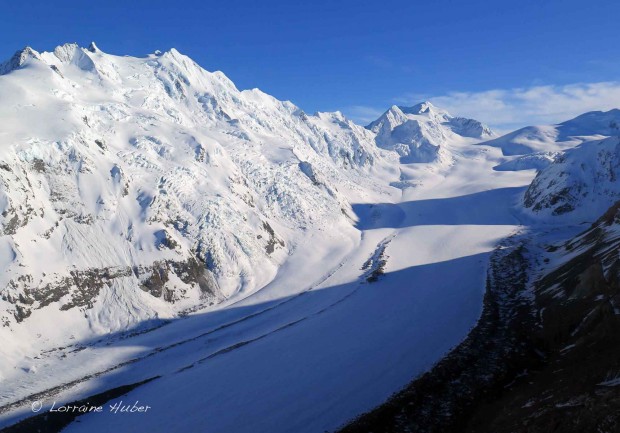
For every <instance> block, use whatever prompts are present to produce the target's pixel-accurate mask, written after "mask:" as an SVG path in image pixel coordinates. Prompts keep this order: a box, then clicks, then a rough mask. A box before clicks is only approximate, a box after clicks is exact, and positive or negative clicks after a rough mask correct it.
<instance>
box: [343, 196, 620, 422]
mask: <svg viewBox="0 0 620 433" xmlns="http://www.w3.org/2000/svg"><path fill="white" fill-rule="evenodd" d="M619 231H620V203H617V204H615V205H614V206H613V207H612V208H611V209H609V210H608V211H607V212H606V213H605V214H604V215H603V216H602V217H601V218H600V219H599V220H598V221H597V222H596V223H595V224H593V225H592V227H591V228H590V229H588V230H587V231H585V232H583V233H582V234H580V235H579V236H577V237H575V238H574V239H570V240H568V241H566V242H564V243H562V244H561V245H554V246H551V247H549V248H547V251H546V253H542V254H543V256H544V258H543V257H537V258H534V257H529V258H528V255H529V254H530V253H528V248H527V245H529V244H530V243H535V242H536V241H535V240H534V239H530V240H523V241H520V242H523V243H522V244H515V245H512V246H511V247H510V248H503V249H501V250H497V251H496V252H495V253H494V255H493V257H492V259H491V266H490V271H489V278H488V282H487V293H486V295H485V300H484V311H483V314H482V317H481V319H480V321H479V323H478V325H477V326H476V327H475V328H474V330H473V331H472V332H471V333H470V335H469V336H468V338H467V339H466V340H465V341H464V342H463V343H462V344H461V345H459V346H458V347H457V348H456V349H454V350H453V351H452V352H451V353H450V354H449V355H448V356H447V357H446V358H444V359H443V360H442V361H441V362H439V363H438V364H437V365H436V366H435V367H434V368H433V369H432V370H431V371H429V372H428V373H426V374H424V375H422V376H421V377H420V378H418V379H417V380H415V381H414V382H412V383H411V384H410V385H409V386H408V387H406V388H405V389H404V390H403V391H401V392H400V393H398V394H396V395H395V396H394V397H392V398H391V399H390V400H389V401H388V402H386V403H385V404H384V405H382V406H380V407H379V408H377V409H375V410H374V411H373V412H370V413H369V414H366V415H364V416H362V417H360V418H359V419H358V420H356V421H354V422H353V423H352V424H350V425H349V426H347V427H345V428H344V429H343V431H344V432H370V431H372V432H487V433H508V432H511V433H512V432H528V433H530V432H533V433H543V432H551V431H553V432H609V433H611V432H617V431H620V361H619V360H620V258H619V257H618V256H619V255H618V252H619V251H620V239H619V238H618V235H617V233H618V232H619ZM532 246H533V247H536V245H532ZM530 250H532V251H533V250H535V249H534V248H531V249H530ZM532 259H538V260H539V262H540V263H547V262H551V260H553V263H560V265H556V266H555V267H554V268H551V269H549V268H546V269H545V268H542V267H541V268H540V269H537V268H536V267H534V268H531V267H529V266H528V263H534V260H532ZM541 266H543V265H541ZM541 271H542V272H541ZM539 272H541V273H539ZM536 275H542V277H540V278H535V279H532V277H533V276H536Z"/></svg>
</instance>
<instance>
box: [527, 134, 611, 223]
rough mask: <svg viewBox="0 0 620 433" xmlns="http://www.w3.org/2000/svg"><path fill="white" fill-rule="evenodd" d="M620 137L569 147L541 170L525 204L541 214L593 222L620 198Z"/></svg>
mask: <svg viewBox="0 0 620 433" xmlns="http://www.w3.org/2000/svg"><path fill="white" fill-rule="evenodd" d="M619 176H620V138H619V137H617V136H616V137H610V138H606V139H604V140H596V141H590V142H586V143H583V144H581V145H580V146H578V147H576V148H574V149H569V150H567V151H565V152H563V153H562V154H560V155H559V156H558V157H556V159H555V161H554V162H553V163H552V164H550V165H549V166H548V167H547V168H545V169H543V170H542V171H540V172H539V173H538V175H537V176H536V178H535V179H534V181H533V182H532V184H531V185H530V186H529V188H528V189H527V191H526V193H525V196H524V205H525V207H526V208H528V209H531V212H532V213H533V214H535V215H537V216H538V217H547V218H548V217H558V216H561V217H562V218H563V219H564V220H567V219H571V220H573V221H576V222H582V221H593V220H595V219H596V218H597V217H598V216H599V215H601V214H602V213H603V212H604V211H605V210H606V209H607V208H609V206H611V205H612V204H613V203H615V202H616V201H617V200H618V199H620V183H619V182H618V177H619Z"/></svg>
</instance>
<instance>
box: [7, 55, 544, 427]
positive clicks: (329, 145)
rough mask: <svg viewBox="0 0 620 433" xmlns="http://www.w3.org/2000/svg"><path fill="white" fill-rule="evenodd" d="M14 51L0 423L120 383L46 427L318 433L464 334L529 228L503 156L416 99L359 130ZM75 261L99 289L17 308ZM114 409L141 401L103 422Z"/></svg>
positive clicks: (178, 84)
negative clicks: (97, 407)
mask: <svg viewBox="0 0 620 433" xmlns="http://www.w3.org/2000/svg"><path fill="white" fill-rule="evenodd" d="M18 54H19V55H16V57H14V58H13V59H11V61H9V62H7V63H5V64H3V65H2V68H0V74H4V75H2V77H0V94H2V95H5V96H6V100H7V101H8V102H7V103H6V104H4V106H3V107H0V115H2V116H3V118H7V119H14V120H15V122H12V123H11V125H14V126H12V127H11V130H10V131H7V134H12V135H10V137H11V140H12V141H11V143H12V144H11V145H10V146H9V145H7V146H2V147H0V151H1V152H2V153H1V156H2V158H3V165H2V166H0V168H1V169H2V170H0V177H2V180H3V182H4V183H3V184H2V185H4V187H3V189H2V190H0V193H2V194H1V195H0V199H2V200H0V205H2V206H4V207H5V208H6V212H4V213H5V214H6V215H3V218H4V217H6V224H4V225H3V226H2V227H3V232H2V234H3V235H2V236H0V242H1V243H0V247H2V248H4V247H5V246H6V247H7V251H9V252H10V253H11V254H10V257H9V256H8V255H7V254H4V250H0V251H1V252H2V254H3V256H2V260H1V261H0V264H1V265H2V266H4V269H6V270H7V273H6V276H4V277H3V278H5V279H6V281H5V282H6V283H7V284H9V281H8V280H9V277H10V278H11V281H10V284H12V286H11V287H10V289H11V291H10V294H12V295H11V296H10V297H8V298H7V299H3V300H2V302H3V303H0V306H2V308H5V310H3V311H2V312H3V313H7V312H9V311H13V310H12V309H14V305H17V306H20V305H21V307H20V308H22V310H18V311H17V312H18V313H19V312H20V311H26V310H28V314H17V315H15V319H13V318H12V317H13V316H11V317H9V316H7V317H9V318H8V319H7V321H6V322H5V323H6V324H7V325H6V326H4V327H3V328H2V329H0V336H2V337H3V338H4V337H5V336H6V339H7V342H8V343H7V345H6V347H3V348H0V354H6V361H5V363H4V364H2V365H0V380H1V385H2V386H1V387H0V428H5V427H6V428H8V429H9V430H8V431H25V430H24V429H26V428H29V429H32V425H31V424H29V425H28V427H24V425H25V424H19V423H20V422H22V421H23V420H24V419H26V418H29V417H32V416H33V412H32V408H36V409H38V413H39V414H45V416H55V415H53V414H52V413H50V412H49V410H50V408H51V407H52V405H54V407H58V406H59V405H63V404H69V403H70V402H75V401H83V402H88V399H89V398H93V397H94V396H96V395H98V394H101V393H104V392H107V391H110V392H111V391H112V390H115V389H119V388H120V387H124V386H127V385H131V384H138V383H139V384H140V385H139V386H136V387H134V388H133V389H129V388H120V389H122V390H124V391H123V392H124V393H125V394H124V395H123V396H122V397H114V398H113V399H112V400H110V401H108V402H106V406H104V410H103V411H102V412H100V413H88V414H81V415H80V416H78V417H73V418H70V419H65V421H63V422H64V423H65V424H67V425H66V430H63V431H68V432H72V431H88V432H109V431H117V432H125V431H151V432H170V431H204V432H257V431H265V432H293V431H294V432H322V431H333V430H335V429H338V428H339V427H340V426H342V425H343V424H345V423H346V422H348V421H349V420H351V419H353V418H355V417H356V416H358V415H360V414H362V413H364V412H366V411H368V410H370V409H372V408H373V407H375V406H377V405H378V404H381V403H382V402H384V401H385V400H386V399H387V398H388V397H389V396H390V395H392V394H393V393H394V392H396V391H398V390H399V389H401V388H402V387H403V386H405V385H406V384H407V383H409V382H410V381H411V380H412V379H413V378H415V377H417V376H418V375H419V374H421V373H423V372H425V371H427V370H428V369H429V368H431V367H432V366H433V365H434V364H435V363H437V362H438V361H439V360H440V359H441V358H442V357H443V356H444V355H445V354H446V353H447V352H448V351H450V349H451V348H453V347H454V346H456V345H457V344H458V343H459V342H461V341H462V340H463V339H464V338H465V336H466V335H467V334H468V332H469V330H470V329H471V328H472V327H473V326H474V325H475V323H476V321H477V320H478V318H479V316H480V313H481V310H482V299H483V295H484V290H485V280H486V276H487V266H488V262H489V256H490V254H491V252H492V251H493V250H494V249H495V248H496V246H497V245H498V243H499V242H500V241H501V240H502V239H504V238H506V237H507V236H510V235H511V234H513V233H515V232H518V231H520V230H522V229H523V227H524V224H525V223H523V221H530V220H529V218H530V217H529V216H527V214H526V213H525V211H522V210H519V209H520V207H519V206H518V205H517V203H519V202H520V201H521V200H522V197H523V193H524V191H525V189H526V188H527V186H528V185H529V184H530V183H531V181H532V179H533V178H534V176H535V171H534V170H521V171H509V170H505V171H500V170H494V167H497V166H498V164H501V163H504V162H507V161H509V160H510V158H506V157H505V156H504V155H502V152H501V149H500V148H498V147H492V146H485V145H484V144H480V143H481V141H482V140H483V139H488V138H491V137H493V136H494V135H493V133H492V132H491V131H490V130H489V129H488V128H487V127H486V126H484V125H482V124H480V123H479V122H476V121H474V120H471V119H463V118H455V117H452V116H450V115H449V114H448V113H446V112H445V111H442V110H439V109H437V108H436V107H433V106H432V104H429V103H424V104H420V105H418V106H415V107H409V108H404V107H392V108H390V109H389V110H387V111H386V113H385V114H384V115H383V116H382V117H381V118H380V119H378V120H377V121H376V122H373V124H372V125H371V126H369V128H368V129H364V128H362V127H360V126H358V125H355V124H353V123H352V122H350V121H348V120H346V119H345V118H344V116H342V114H340V113H317V114H316V115H313V116H309V115H306V114H305V113H303V112H302V111H301V110H299V109H298V108H297V107H295V106H294V105H293V104H291V103H289V102H281V101H277V100H275V99H274V98H272V97H270V96H268V95H265V94H264V93H262V92H260V91H258V90H256V89H255V90H251V91H242V92H240V91H238V90H237V89H236V88H235V87H234V85H233V84H232V83H231V82H230V81H229V80H228V79H226V77H225V76H224V75H223V74H221V73H219V72H218V73H209V72H206V71H204V70H202V69H201V68H200V67H199V66H198V65H196V64H195V63H193V62H192V61H191V59H188V58H187V57H185V56H183V55H181V54H180V53H178V52H176V51H175V50H172V51H170V52H167V53H163V54H162V53H156V54H153V55H150V56H148V57H146V58H143V59H135V58H126V57H119V56H112V55H108V54H105V53H103V52H101V51H100V50H99V49H98V48H97V47H96V46H94V45H93V46H91V47H90V48H89V49H87V50H86V49H82V48H79V47H77V46H75V45H66V46H63V47H58V48H57V49H56V50H55V51H54V53H41V54H39V53H36V52H35V51H33V50H29V51H26V50H24V51H23V52H21V54H20V53H18ZM32 83H36V85H34V86H35V87H34V88H33V90H32V91H30V90H28V89H30V87H29V86H33V84H32ZM50 89H52V91H51V92H50ZM89 89H90V90H89ZM92 89H94V90H92ZM11 98H12V99H11ZM29 98H30V99H32V104H30V105H27V104H26V102H25V101H30V99H29ZM102 101H103V102H102ZM106 101H107V102H106ZM33 107H38V108H36V109H35V108H33ZM2 110H3V111H2ZM46 110H47V111H49V112H50V113H56V111H58V110H61V111H62V113H63V116H65V117H66V119H68V120H67V122H65V123H64V124H63V125H61V126H59V127H58V128H57V127H56V126H54V125H51V124H50V122H49V121H48V122H47V123H46V122H45V121H44V119H43V118H44V115H45V113H46ZM23 116H29V117H28V118H30V119H34V120H36V121H32V122H30V124H32V125H33V126H32V128H31V127H30V125H28V128H26V127H25V126H24V125H22V126H20V125H19V124H18V120H19V119H22V118H23ZM48 124H49V125H48ZM15 125H17V126H15ZM109 125H115V126H114V127H111V126H109ZM373 125H374V126H373ZM373 128H374V129H376V131H374V130H373ZM2 137H3V136H0V138H2ZM7 137H8V135H7ZM101 137H104V138H105V139H103V138H101ZM2 140H4V138H2ZM67 153H69V154H70V161H69V162H68V163H67V162H66V161H65V159H66V154H67ZM4 161H6V163H4ZM33 185H34V186H33ZM13 187H14V188H13ZM72 191H73V192H75V194H72V193H71V192H72ZM92 191H96V193H95V194H93V193H91V192H92ZM63 194H65V195H66V196H63ZM20 204H22V206H20ZM179 215H181V216H182V217H179V218H177V216H179ZM3 221H4V220H3ZM48 228H49V229H48ZM91 245H96V246H97V247H99V246H101V249H100V250H99V249H96V248H95V249H91V248H90V247H91ZM92 251H95V253H96V254H94V255H93V254H92ZM43 254H47V255H48V256H49V257H48V259H49V260H48V261H47V262H46V261H42V260H41V259H42V257H43ZM5 255H6V256H7V257H4V256H5ZM5 258H6V260H4V259H5ZM52 259H53V260H52ZM48 262H49V263H48ZM34 263H42V265H41V266H47V267H46V268H45V269H43V268H42V269H37V268H36V266H34V265H33V264H34ZM75 263H77V264H78V266H79V267H80V268H79V270H80V272H84V274H79V275H91V274H92V275H95V276H102V275H103V277H101V278H100V281H98V282H97V283H98V284H100V283H101V284H100V286H101V291H100V292H99V291H97V292H96V293H84V291H83V290H82V288H81V287H78V288H77V289H80V290H82V291H80V290H77V289H76V288H75V287H74V286H71V285H70V284H67V285H66V287H60V286H58V288H57V290H58V296H57V297H56V298H54V299H52V300H50V301H49V302H47V304H45V305H43V304H44V302H43V301H41V300H40V299H39V298H37V299H36V300H33V301H32V302H30V301H29V298H28V296H29V294H32V293H35V294H38V293H40V291H41V290H43V289H45V288H46V287H47V288H48V289H49V288H50V287H55V286H53V284H55V283H56V282H57V281H65V280H63V279H61V277H63V276H65V275H66V274H68V273H70V275H71V276H72V277H74V278H75V275H78V274H77V273H76V272H77V271H76V270H75V268H74V267H72V266H74V264H75ZM198 263H202V264H206V265H205V266H207V267H208V270H209V272H210V273H209V274H208V276H209V278H210V279H209V280H208V281H206V282H204V280H202V279H201V278H202V277H200V275H202V274H200V275H198V274H196V273H195V272H194V271H193V269H195V268H196V266H199V265H198ZM120 265H122V266H124V267H125V268H126V269H128V270H129V271H128V272H127V273H122V272H124V271H122V269H125V268H122V269H121V268H120ZM164 265H165V266H167V268H166V269H164V270H165V272H166V278H167V279H168V280H167V281H159V280H157V279H156V278H155V277H156V276H157V272H158V269H159V270H160V271H161V269H163V268H161V266H164ZM114 266H119V269H121V271H119V272H120V273H119V275H120V276H118V278H117V277H116V276H110V275H109V273H110V272H111V271H110V270H114V269H116V268H114ZM48 268H49V270H48ZM26 271H28V272H31V273H33V275H34V276H28V275H25V274H24V273H25V272H26ZM44 271H45V272H44ZM87 272H90V273H91V274H87ZM192 272H194V273H192ZM205 272H206V271H205ZM188 274H191V275H190V276H193V277H192V278H189V277H188ZM196 275H198V276H196ZM104 277H105V278H104ZM199 277H200V278H199ZM63 278H64V277H63ZM39 280H40V281H41V283H40V285H39V286H37V287H35V288H33V290H31V291H28V290H29V288H28V287H26V286H27V285H28V284H27V283H30V282H33V281H34V282H36V281H39ZM156 280H157V281H156ZM3 281H4V280H3ZM158 282H160V283H161V286H162V287H160V288H159V291H157V290H155V289H156V288H157V287H156V284H155V283H158ZM104 283H105V284H104ZM147 283H148V284H147ZM203 283H204V284H203ZM149 284H150V286H149ZM205 285H206V286H208V289H209V290H211V292H208V290H207V291H201V290H202V289H203V286H205ZM138 287H139V288H138ZM153 287H155V289H153ZM25 289H28V290H25ZM146 289H149V290H146ZM150 289H153V290H150ZM20 290H21V291H20ZM24 290H25V291H24ZM175 290H176V291H175ZM88 296H91V297H90V298H88ZM166 297H168V298H170V299H166ZM76 299H77V300H76ZM67 300H71V302H69V303H67ZM170 300H172V302H169V301H170ZM35 301H36V302H35ZM78 301H80V302H83V304H79V303H78ZM28 302H30V303H28ZM22 304H23V305H22ZM93 305H94V306H95V308H92V306H93ZM78 307H79V308H78ZM15 308H16V307H15ZM125 311H126V312H127V315H129V316H131V317H130V318H129V319H131V320H129V319H128V317H126V316H124V315H123V314H125V313H123V312H125ZM50 323H53V325H50ZM106 327H107V328H106ZM61 331H62V332H61ZM40 334H43V335H42V336H41V335H40ZM28 338H32V340H28V341H32V342H33V343H32V344H30V343H28V344H24V341H25V340H26V339H28ZM9 343H10V344H9ZM110 395H112V394H110ZM120 400H122V401H123V402H124V404H125V403H127V402H130V403H131V404H134V403H135V402H139V404H141V405H144V406H146V405H148V406H149V407H150V409H149V410H148V411H147V412H141V413H137V414H131V413H123V414H119V413H110V411H109V410H107V407H108V406H107V405H108V404H114V403H115V402H119V401H120ZM33 405H34V406H33ZM32 422H35V423H36V422H37V421H36V419H34V418H33V421H32ZM42 422H45V421H42ZM10 426H14V427H10ZM20 426H21V427H20ZM20 428H21V429H22V430H19V429H20ZM11 429H12V430H11Z"/></svg>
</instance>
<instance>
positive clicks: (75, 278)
mask: <svg viewBox="0 0 620 433" xmlns="http://www.w3.org/2000/svg"><path fill="white" fill-rule="evenodd" d="M170 274H175V275H177V276H178V277H179V279H180V280H181V281H182V282H183V283H185V284H189V285H193V286H198V287H199V288H200V292H201V298H202V299H207V298H213V299H216V298H217V297H218V296H219V287H218V285H217V281H216V280H215V278H214V277H213V275H212V274H211V273H210V272H209V271H208V269H207V268H206V266H205V264H204V263H203V262H201V261H199V260H198V259H196V258H189V259H187V260H185V261H174V260H168V261H161V262H155V263H153V264H152V265H150V266H137V267H134V268H133V269H132V268H131V267H129V266H118V267H107V268H99V269H88V270H79V271H78V270H73V271H70V275H69V276H62V277H59V278H58V279H57V280H56V281H55V282H54V283H47V284H45V285H44V286H42V287H38V286H37V285H36V284H33V282H32V278H31V277H30V276H29V275H24V276H21V277H20V278H19V279H18V280H17V281H13V280H11V282H10V284H9V287H8V288H7V289H8V290H6V291H5V292H4V293H3V295H2V300H4V301H7V302H10V303H11V304H13V305H14V309H13V316H14V318H15V320H16V321H17V322H18V323H19V322H22V321H24V320H25V319H27V318H28V317H29V316H30V314H31V313H32V311H33V310H36V309H39V308H44V307H46V306H48V305H50V304H52V303H54V302H59V301H62V302H63V303H62V304H61V305H60V307H59V308H60V310H63V311H64V310H70V309H72V308H82V309H84V310H87V309H90V308H93V306H94V303H95V301H96V300H97V297H98V296H99V293H100V292H101V290H102V289H103V288H104V287H105V286H106V285H109V284H111V283H112V282H113V280H114V279H116V278H122V277H131V276H135V277H137V278H138V279H139V281H141V284H140V288H141V289H142V290H144V291H146V292H148V293H149V294H151V295H152V296H154V297H156V298H163V299H164V300H165V301H167V302H172V303H174V302H176V301H179V300H180V299H182V298H183V297H184V296H185V293H184V292H183V291H182V290H180V289H179V290H176V289H171V288H169V287H166V282H168V280H169V275H170ZM5 323H7V322H5Z"/></svg>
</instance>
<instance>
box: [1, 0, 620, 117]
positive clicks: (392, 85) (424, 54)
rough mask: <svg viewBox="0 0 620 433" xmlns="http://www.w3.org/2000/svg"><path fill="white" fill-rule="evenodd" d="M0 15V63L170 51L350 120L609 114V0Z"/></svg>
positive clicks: (121, 8) (616, 58) (52, 5)
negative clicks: (428, 106)
mask: <svg viewBox="0 0 620 433" xmlns="http://www.w3.org/2000/svg"><path fill="white" fill-rule="evenodd" d="M78 5H79V6H78ZM0 7H1V9H0V10H1V11H2V14H1V16H0V41H1V42H0V58H8V57H10V55H11V54H12V53H13V52H14V51H16V50H17V49H19V48H21V47H23V46H25V45H30V46H32V47H33V48H35V49H37V50H39V51H44V50H51V49H53V48H54V46H56V45H59V44H61V43H65V42H78V43H79V44H81V45H83V46H86V45H87V44H88V43H89V42H90V41H91V40H94V41H95V42H97V44H98V46H99V47H100V48H101V49H102V50H103V51H105V52H109V53H114V54H130V55H137V56H140V55H145V54H148V53H150V52H153V51H154V50H156V49H160V50H165V49H168V48H170V47H175V48H177V49H178V50H179V51H181V52H182V53H184V54H187V55H189V56H190V57H192V58H193V59H194V60H196V61H197V62H198V63H199V64H201V65H202V66H203V67H205V68H206V69H208V70H222V71H224V73H226V75H228V76H229V77H230V78H231V79H232V80H233V81H234V82H235V83H236V84H237V86H238V87H239V88H252V87H259V88H261V89H262V90H264V91H266V92H267V93H270V94H272V95H274V96H276V97H277V98H279V99H289V100H291V101H293V102H294V103H296V104H297V105H299V106H300V107H301V108H303V109H304V110H306V111H308V112H314V111H316V110H320V111H332V110H341V111H343V112H344V113H345V114H347V115H349V116H351V117H353V118H354V119H356V120H358V121H360V122H365V121H368V120H370V119H371V118H373V117H376V115H377V114H379V113H380V112H381V111H383V110H385V109H386V108H387V107H388V106H390V105H392V104H395V103H396V104H412V103H415V102H417V101H419V100H420V99H431V101H433V102H435V103H436V104H439V105H443V106H445V107H446V108H448V109H449V110H451V111H452V112H455V114H460V115H469V116H472V117H477V118H479V119H480V120H482V121H485V122H487V123H490V124H492V125H495V126H498V127H500V128H509V127H513V126H519V125H521V124H527V123H544V122H552V121H559V120H563V119H565V118H566V116H568V117H570V116H572V115H574V114H578V113H580V112H582V111H587V110H591V109H597V108H598V109H608V108H611V107H612V106H614V104H615V105H620V84H618V82H619V81H620V76H619V72H620V44H619V43H618V40H619V39H620V37H619V34H620V30H619V26H618V22H620V21H619V17H620V2H618V1H610V0H609V1H596V0H590V1H587V2H586V1H574V0H563V1H545V0H537V1H529V0H521V1H495V2H491V1H480V0H470V1H443V0H435V1H429V0H424V1H414V0H409V1H391V0H383V1H374V2H369V1H349V0H341V1H323V0H313V1H303V2H302V1H271V0H265V1H261V2H258V1H256V2H250V1H239V0H228V1H219V2H212V1H196V0H191V1H185V2H181V1H177V2H172V1H169V0H167V1H159V0H150V1H144V0H134V1H127V0H126V1H122V2H121V1H116V0H110V1H101V2H88V3H84V2H77V1H65V0H56V1H53V2H51V1H25V0H22V1H19V2H16V1H7V0H0ZM616 100H617V101H618V103H617V104H616V102H615V101H616ZM540 105H543V107H540Z"/></svg>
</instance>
